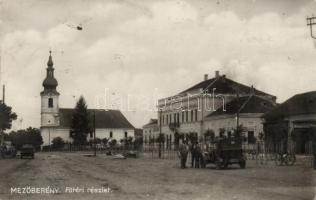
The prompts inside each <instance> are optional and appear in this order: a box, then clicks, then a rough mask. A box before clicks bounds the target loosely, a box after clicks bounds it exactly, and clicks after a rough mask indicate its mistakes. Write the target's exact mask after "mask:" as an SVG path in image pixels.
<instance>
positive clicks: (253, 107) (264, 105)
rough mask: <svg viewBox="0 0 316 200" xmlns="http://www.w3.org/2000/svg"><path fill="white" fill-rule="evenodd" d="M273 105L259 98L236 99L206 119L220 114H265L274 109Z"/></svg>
mask: <svg viewBox="0 0 316 200" xmlns="http://www.w3.org/2000/svg"><path fill="white" fill-rule="evenodd" d="M274 107H275V106H274V104H273V103H271V102H270V101H268V100H265V99H263V98H261V97H258V96H255V95H251V96H243V97H240V98H238V99H237V98H236V99H234V100H232V101H230V102H228V103H227V104H226V105H225V110H226V111H224V110H223V107H221V108H219V109H217V110H216V111H214V112H212V113H211V114H209V115H208V116H207V117H211V116H217V115H222V114H236V113H237V111H238V110H239V113H262V114H263V113H266V112H268V111H270V110H272V109H273V108H274Z"/></svg>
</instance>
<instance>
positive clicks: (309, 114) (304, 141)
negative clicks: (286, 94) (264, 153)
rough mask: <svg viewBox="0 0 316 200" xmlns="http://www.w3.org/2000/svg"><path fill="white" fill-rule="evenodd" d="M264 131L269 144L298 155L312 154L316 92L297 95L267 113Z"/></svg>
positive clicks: (314, 133)
mask: <svg viewBox="0 0 316 200" xmlns="http://www.w3.org/2000/svg"><path fill="white" fill-rule="evenodd" d="M263 117H264V120H265V122H264V130H265V134H266V140H267V143H270V144H272V145H273V148H274V150H276V149H275V148H277V145H283V147H284V148H291V147H290V146H289V145H290V144H289V143H291V141H293V142H294V150H295V152H296V153H298V154H307V153H312V152H311V151H312V140H313V138H314V139H316V91H312V92H306V93H302V94H297V95H294V96H293V97H291V98H290V99H288V100H286V101H285V102H284V103H282V104H280V105H278V106H277V107H276V108H274V109H273V110H271V111H270V112H268V113H266V114H265V115H264V116H263Z"/></svg>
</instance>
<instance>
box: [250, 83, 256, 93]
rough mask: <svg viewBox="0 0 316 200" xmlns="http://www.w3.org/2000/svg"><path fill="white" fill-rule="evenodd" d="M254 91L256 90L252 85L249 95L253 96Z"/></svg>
mask: <svg viewBox="0 0 316 200" xmlns="http://www.w3.org/2000/svg"><path fill="white" fill-rule="evenodd" d="M255 91H256V89H255V88H254V87H253V85H251V88H250V94H251V95H254V94H255Z"/></svg>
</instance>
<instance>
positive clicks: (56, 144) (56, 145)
mask: <svg viewBox="0 0 316 200" xmlns="http://www.w3.org/2000/svg"><path fill="white" fill-rule="evenodd" d="M64 145H65V141H64V140H63V138H61V137H55V138H54V139H53V140H52V148H53V149H61V148H63V147H64Z"/></svg>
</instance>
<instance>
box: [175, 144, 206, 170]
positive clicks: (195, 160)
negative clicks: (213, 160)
mask: <svg viewBox="0 0 316 200" xmlns="http://www.w3.org/2000/svg"><path fill="white" fill-rule="evenodd" d="M189 152H190V153H191V168H204V167H205V162H204V158H203V152H202V148H201V147H200V145H199V143H198V142H192V143H190V144H188V142H186V141H181V142H180V145H179V157H180V166H181V168H182V169H184V168H186V162H187V158H188V154H189Z"/></svg>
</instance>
